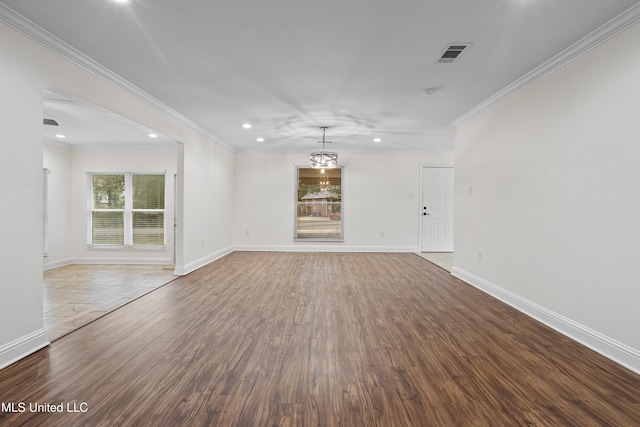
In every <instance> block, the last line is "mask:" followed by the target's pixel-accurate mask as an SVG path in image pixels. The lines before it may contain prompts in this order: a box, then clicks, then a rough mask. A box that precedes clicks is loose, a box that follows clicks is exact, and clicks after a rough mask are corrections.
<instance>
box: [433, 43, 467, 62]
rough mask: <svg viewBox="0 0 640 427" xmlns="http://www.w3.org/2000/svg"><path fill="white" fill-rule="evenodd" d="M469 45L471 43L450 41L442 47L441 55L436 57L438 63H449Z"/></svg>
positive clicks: (455, 59)
mask: <svg viewBox="0 0 640 427" xmlns="http://www.w3.org/2000/svg"><path fill="white" fill-rule="evenodd" d="M470 45H471V43H452V44H450V45H448V46H447V47H445V48H444V50H443V51H442V55H441V56H440V58H438V61H437V62H438V63H440V64H451V63H453V62H455V61H457V60H458V58H460V56H461V55H462V53H463V52H465V51H466V49H467V48H468V47H469V46H470Z"/></svg>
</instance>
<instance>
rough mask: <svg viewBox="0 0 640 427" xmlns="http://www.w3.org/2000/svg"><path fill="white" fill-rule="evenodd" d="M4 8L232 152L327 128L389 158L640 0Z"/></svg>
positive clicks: (67, 3)
mask: <svg viewBox="0 0 640 427" xmlns="http://www.w3.org/2000/svg"><path fill="white" fill-rule="evenodd" d="M2 3H3V4H4V5H6V6H8V7H9V8H11V9H13V10H14V11H15V12H17V13H18V14H19V15H22V16H23V17H25V18H27V19H28V20H30V21H32V22H33V23H35V24H36V25H38V26H40V27H42V28H43V29H45V30H46V31H48V32H50V33H52V34H53V35H55V36H56V37H58V38H59V39H61V40H62V41H64V42H66V43H67V44H69V45H71V46H73V47H74V48H76V49H78V50H79V51H80V52H82V53H84V54H86V55H87V56H89V57H90V58H92V59H93V60H95V61H97V62H98V63H100V64H102V65H103V66H104V67H106V68H107V69H109V70H111V71H112V72H114V73H116V74H117V75H119V76H120V77H122V78H124V79H125V80H127V81H128V82H130V83H131V84H133V85H134V86H136V87H137V88H139V89H141V90H142V91H144V92H146V93H147V94H149V95H151V96H152V97H153V98H155V99H157V100H159V101H160V102H161V103H163V104H165V105H166V106H168V107H170V108H171V109H173V110H175V111H176V112H178V113H180V114H181V115H182V116H184V117H186V118H188V119H189V120H190V121H191V122H193V123H195V124H197V125H198V126H199V127H201V128H203V129H205V130H206V131H207V132H209V133H210V134H212V135H215V136H216V137H217V139H219V140H220V141H221V142H222V143H224V144H225V145H227V146H229V147H231V148H232V149H234V150H235V151H239V152H242V151H305V150H316V149H317V148H318V145H317V144H316V141H319V140H320V139H321V136H322V131H321V129H320V128H321V127H323V126H328V127H329V129H328V130H327V140H330V141H333V145H332V146H330V148H331V149H332V150H335V151H343V150H344V151H361V150H363V151H386V152H388V151H396V150H398V151H400V150H401V151H442V150H452V149H453V128H452V126H451V123H452V122H453V121H455V120H456V119H458V118H459V117H461V116H463V115H464V114H465V113H467V112H468V111H470V110H472V109H473V108H474V107H476V106H477V105H479V104H481V103H482V102H484V101H485V100H487V99H488V98H490V97H491V96H492V95H494V94H496V93H498V92H499V91H501V90H502V89H504V88H505V87H507V86H509V85H510V84H512V83H513V82H515V81H517V80H518V79H520V78H521V77H522V76H524V75H525V74H527V73H528V72H530V71H531V70H533V69H535V68H536V67H538V66H540V65H541V64H543V63H544V62H545V61H547V60H549V59H550V58H552V57H554V56H555V55H557V54H558V53H560V52H561V51H563V50H565V49H566V48H568V47H569V46H571V45H572V44H574V43H576V42H577V41H579V40H580V39H582V38H583V37H585V36H586V35H588V34H589V33H591V32H592V31H594V30H595V29H597V28H598V27H600V26H601V25H603V24H605V23H606V22H608V21H609V20H611V19H612V18H614V17H616V16H617V15H619V14H621V13H622V12H624V11H625V10H627V9H628V8H630V7H632V6H634V5H636V4H637V3H639V2H637V1H631V0H563V1H555V0H393V1H392V0H323V1H315V2H311V1H305V0H271V1H255V0H217V1H211V0H185V1H181V2H179V1H175V0H132V1H131V2H130V3H129V4H119V3H115V2H113V1H112V0H83V1H81V2H79V1H77V0H47V1H42V0H4V1H1V2H0V4H2ZM459 43H465V44H469V47H468V48H467V49H466V50H465V51H464V52H463V53H462V55H460V56H459V58H458V59H457V60H456V61H455V62H453V63H449V64H441V63H438V58H440V56H441V55H442V54H443V51H444V50H445V48H446V47H447V46H448V45H450V44H459ZM58 113H63V114H68V116H67V117H66V118H69V119H70V116H71V115H73V112H72V111H68V110H63V109H56V107H55V106H53V105H51V108H50V109H49V110H47V109H46V108H45V114H50V115H51V116H52V118H55V117H54V116H56V115H57V114H58ZM78 114H79V115H80V116H81V115H82V114H81V113H78ZM72 121H73V120H71V119H70V120H69V122H72ZM78 122H80V120H79V121H78ZM243 123H250V124H251V125H252V127H251V128H250V129H245V128H243V127H242V125H243ZM69 126H71V123H69ZM133 128H134V129H137V131H138V132H140V128H136V126H133ZM104 132H106V130H105V131H104ZM104 132H103V133H102V134H103V135H104ZM145 132H146V130H145ZM123 138H124V137H123ZM257 138H263V139H264V141H262V142H258V141H257ZM375 138H379V139H380V141H379V142H374V139H375Z"/></svg>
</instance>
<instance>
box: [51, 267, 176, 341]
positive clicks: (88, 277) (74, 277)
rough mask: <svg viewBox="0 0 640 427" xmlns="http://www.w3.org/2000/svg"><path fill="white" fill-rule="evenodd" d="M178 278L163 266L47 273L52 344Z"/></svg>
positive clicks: (60, 269) (82, 269)
mask: <svg viewBox="0 0 640 427" xmlns="http://www.w3.org/2000/svg"><path fill="white" fill-rule="evenodd" d="M176 277H177V276H174V275H173V269H172V268H170V267H169V266H162V265H80V264H75V265H68V266H64V267H59V268H54V269H51V270H45V271H44V307H43V312H44V314H43V319H44V327H45V328H46V329H47V331H48V332H49V339H50V340H51V341H53V340H55V339H56V338H60V337H61V336H63V335H66V334H67V333H69V332H71V331H73V330H75V329H77V328H79V327H81V326H83V325H86V324H87V323H89V322H91V321H93V320H95V319H97V318H99V317H101V316H103V315H104V314H107V313H109V312H111V311H113V310H115V309H116V308H118V307H120V306H122V305H124V304H126V303H128V302H130V301H133V300H134V299H136V298H138V297H140V296H142V295H144V294H146V293H148V292H150V291H152V290H154V289H156V288H158V287H159V286H162V285H164V284H166V283H168V282H170V281H172V280H173V279H175V278H176Z"/></svg>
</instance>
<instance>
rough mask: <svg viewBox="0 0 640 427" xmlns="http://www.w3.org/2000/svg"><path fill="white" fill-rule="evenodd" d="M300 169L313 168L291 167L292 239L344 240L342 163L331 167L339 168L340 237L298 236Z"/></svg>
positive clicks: (305, 166) (313, 240) (343, 168)
mask: <svg viewBox="0 0 640 427" xmlns="http://www.w3.org/2000/svg"><path fill="white" fill-rule="evenodd" d="M300 169H314V168H311V167H310V166H309V165H294V168H293V241H294V242H344V218H345V217H344V212H345V203H344V189H345V186H344V181H345V179H344V175H345V174H344V171H345V167H344V165H338V166H337V167H335V168H332V169H340V215H341V219H340V237H298V184H299V176H300Z"/></svg>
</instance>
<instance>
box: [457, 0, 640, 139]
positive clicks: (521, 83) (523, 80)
mask: <svg viewBox="0 0 640 427" xmlns="http://www.w3.org/2000/svg"><path fill="white" fill-rule="evenodd" d="M638 21H640V3H638V4H636V5H634V6H631V7H630V8H629V9H627V10H626V11H624V12H622V13H621V14H620V15H618V16H616V17H615V18H613V19H611V20H610V21H608V22H607V23H605V24H604V25H602V26H601V27H599V28H598V29H596V30H595V31H593V32H591V33H589V34H588V35H587V36H585V37H583V38H582V39H580V40H578V41H577V42H576V43H574V44H572V45H571V46H569V47H568V48H567V49H565V50H563V51H562V52H560V53H558V54H557V55H555V56H554V57H552V58H551V59H549V60H548V61H546V62H544V63H542V64H541V65H540V66H538V67H536V68H534V69H533V70H531V71H530V72H528V73H527V74H525V75H524V76H522V77H520V78H519V79H518V80H516V81H515V82H513V83H511V84H510V85H509V86H507V87H505V88H504V89H502V90H500V91H498V92H496V93H495V94H494V95H492V96H491V97H489V98H487V99H486V100H485V101H483V102H481V103H480V104H478V105H476V106H475V107H473V108H472V109H471V110H469V111H467V112H466V113H464V114H463V115H462V116H460V117H458V118H457V119H455V120H454V121H452V122H451V123H449V126H450V127H455V126H458V125H459V124H461V123H462V122H464V121H465V120H467V119H469V118H471V117H472V116H474V115H476V114H478V113H479V112H481V111H482V110H484V109H485V108H488V107H489V106H491V105H493V104H495V103H497V102H498V101H500V100H502V99H504V98H507V97H509V96H511V95H513V94H514V93H516V92H518V91H520V90H522V89H524V88H525V87H527V86H529V85H530V84H532V83H534V82H535V81H537V80H540V79H541V78H543V77H545V76H546V75H548V74H550V73H552V72H553V71H555V70H557V69H558V68H560V67H562V66H564V65H565V64H568V63H569V62H570V61H572V60H574V59H576V58H577V57H579V56H581V55H583V54H584V53H586V52H588V51H590V50H591V49H593V48H595V47H596V46H598V45H600V44H602V43H604V42H605V41H607V40H609V39H610V38H612V37H614V36H616V35H618V34H620V33H621V32H623V31H625V30H626V29H628V28H630V27H631V26H633V25H635V24H636V23H638Z"/></svg>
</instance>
